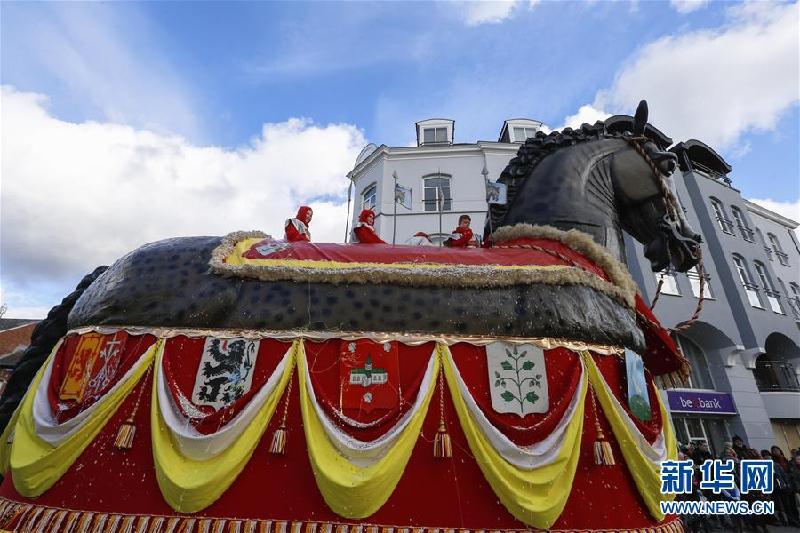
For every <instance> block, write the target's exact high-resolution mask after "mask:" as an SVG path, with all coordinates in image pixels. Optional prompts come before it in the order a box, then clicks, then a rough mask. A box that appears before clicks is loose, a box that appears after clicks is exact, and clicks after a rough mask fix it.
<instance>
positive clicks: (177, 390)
mask: <svg viewBox="0 0 800 533" xmlns="http://www.w3.org/2000/svg"><path fill="white" fill-rule="evenodd" d="M205 341H206V338H205V337H186V336H183V335H181V336H178V337H173V338H171V339H168V340H167V341H166V345H165V347H164V365H163V371H164V379H165V380H166V382H167V385H168V386H169V389H170V392H171V393H172V397H173V399H174V400H177V398H178V395H179V394H180V395H181V396H183V397H184V398H185V399H186V401H190V402H191V399H192V391H193V389H194V385H195V377H196V375H197V372H198V367H199V366H200V360H201V357H202V355H203V346H204V344H205ZM290 347H291V343H290V342H284V341H278V340H275V339H261V340H260V341H259V347H258V356H257V357H256V363H255V366H254V368H253V381H252V384H251V386H250V390H249V391H248V392H246V393H244V394H243V395H242V396H241V397H240V398H239V399H238V400H235V401H234V402H233V403H231V404H229V405H228V406H226V407H224V408H222V409H219V410H215V409H214V408H213V407H211V406H209V405H197V404H195V403H192V405H193V406H194V408H195V409H196V410H198V411H201V412H202V413H203V414H204V416H203V417H202V418H192V417H191V416H189V413H187V412H186V411H185V409H184V408H183V406H182V404H181V402H179V401H175V405H176V406H177V407H178V409H180V410H181V412H182V413H183V415H184V416H185V417H186V418H188V419H189V420H190V423H191V424H192V426H193V427H194V428H195V429H197V431H198V432H199V433H202V434H206V435H207V434H209V433H214V432H216V431H219V429H220V428H221V427H222V426H223V425H224V424H225V423H226V422H229V421H230V420H231V419H233V418H234V417H235V416H236V415H237V414H238V413H239V412H241V410H242V409H244V407H245V406H246V405H247V404H248V402H249V401H250V400H251V399H252V397H253V396H254V395H255V394H256V393H257V392H258V391H259V389H261V387H262V386H263V385H264V383H266V382H267V380H268V379H269V377H270V376H271V375H272V372H273V371H274V370H275V367H277V366H278V363H279V362H280V360H281V359H282V358H283V356H284V354H285V353H286V351H287V350H288V349H289V348H290Z"/></svg>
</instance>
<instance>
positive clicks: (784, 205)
mask: <svg viewBox="0 0 800 533" xmlns="http://www.w3.org/2000/svg"><path fill="white" fill-rule="evenodd" d="M750 201H751V202H753V203H754V204H758V205H760V206H761V207H763V208H765V209H769V210H770V211H774V212H776V213H778V214H779V215H783V216H785V217H786V218H788V219H790V220H794V221H795V222H800V199H798V200H795V201H794V202H778V201H776V200H772V199H769V198H767V199H751V200H750ZM794 232H795V234H796V235H797V237H798V239H800V227H797V228H795V230H794Z"/></svg>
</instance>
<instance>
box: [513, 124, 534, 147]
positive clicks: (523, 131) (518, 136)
mask: <svg viewBox="0 0 800 533" xmlns="http://www.w3.org/2000/svg"><path fill="white" fill-rule="evenodd" d="M535 136H536V128H533V127H524V126H514V142H518V143H524V142H525V139H530V138H531V137H535Z"/></svg>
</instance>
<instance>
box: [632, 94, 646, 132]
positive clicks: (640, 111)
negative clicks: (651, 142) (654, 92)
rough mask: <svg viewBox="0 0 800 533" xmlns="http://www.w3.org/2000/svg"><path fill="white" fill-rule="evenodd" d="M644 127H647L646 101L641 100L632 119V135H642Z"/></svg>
mask: <svg viewBox="0 0 800 533" xmlns="http://www.w3.org/2000/svg"><path fill="white" fill-rule="evenodd" d="M645 126H647V100H642V101H641V102H639V106H638V107H637V108H636V114H635V115H634V117H633V134H634V135H636V136H637V137H639V136H641V135H644V128H645Z"/></svg>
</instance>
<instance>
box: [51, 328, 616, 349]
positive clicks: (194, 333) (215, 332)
mask: <svg viewBox="0 0 800 533" xmlns="http://www.w3.org/2000/svg"><path fill="white" fill-rule="evenodd" d="M118 331H125V332H126V333H128V334H130V335H153V336H155V337H158V338H160V339H171V338H173V337H178V336H185V337H191V338H196V337H215V338H219V339H230V338H246V339H278V340H286V341H292V340H294V339H308V340H310V341H321V340H328V339H342V340H356V339H370V340H374V341H376V342H387V341H397V342H400V343H402V344H406V345H409V346H419V345H420V344H424V343H426V342H440V343H443V344H446V345H448V346H452V345H453V344H458V343H460V342H464V343H468V344H472V345H475V346H486V345H487V344H491V343H493V342H497V341H502V342H506V343H508V344H533V345H535V346H538V347H540V348H542V349H543V350H552V349H553V348H566V349H568V350H571V351H574V352H582V351H586V350H589V351H591V352H594V353H597V354H601V355H618V354H622V353H624V351H625V350H624V348H621V347H619V346H611V345H608V344H592V343H586V342H583V341H574V340H570V339H560V338H554V337H537V338H526V337H503V336H488V335H445V334H442V335H414V334H409V333H403V332H375V331H332V332H325V331H308V330H281V331H278V330H257V329H247V330H245V329H196V328H158V327H142V326H83V327H80V328H75V329H72V330H70V331H69V332H68V333H67V335H84V334H86V333H91V332H96V333H102V334H112V333H115V332H118Z"/></svg>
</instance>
